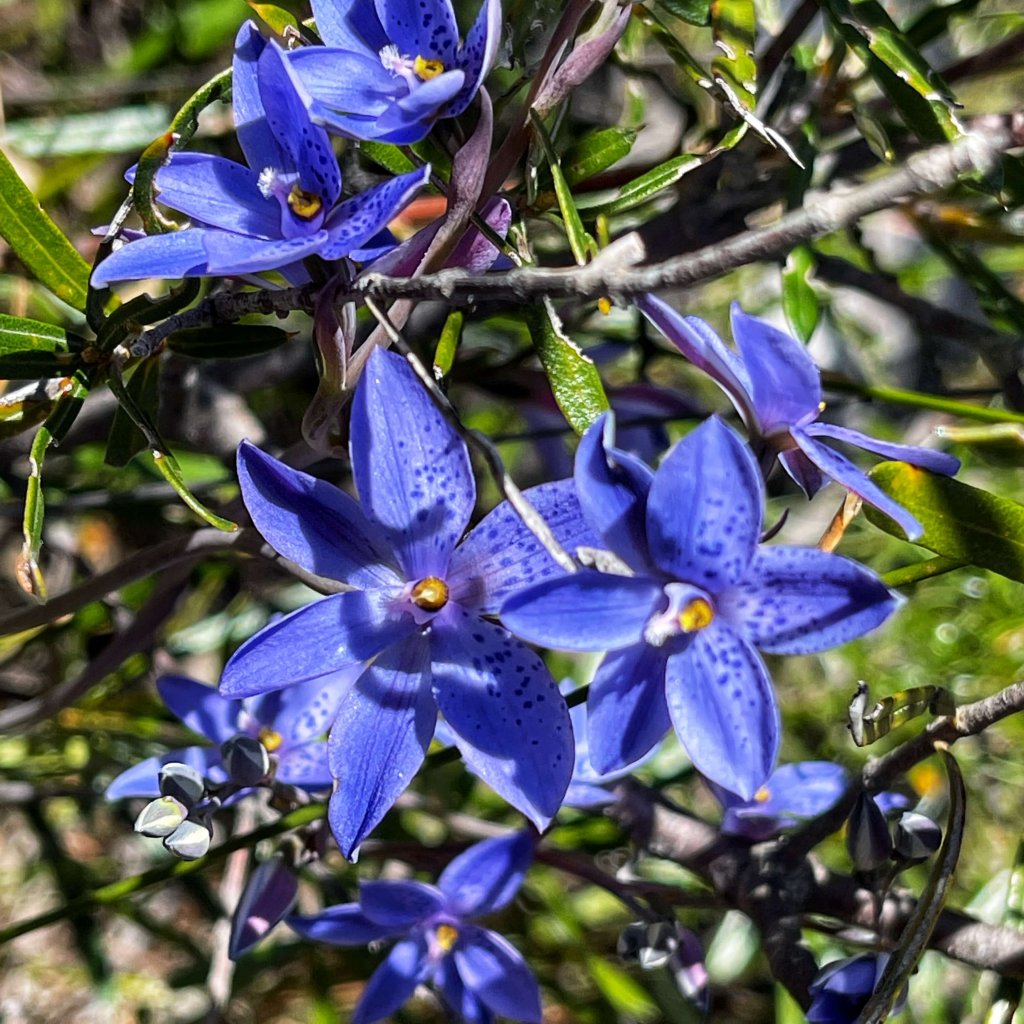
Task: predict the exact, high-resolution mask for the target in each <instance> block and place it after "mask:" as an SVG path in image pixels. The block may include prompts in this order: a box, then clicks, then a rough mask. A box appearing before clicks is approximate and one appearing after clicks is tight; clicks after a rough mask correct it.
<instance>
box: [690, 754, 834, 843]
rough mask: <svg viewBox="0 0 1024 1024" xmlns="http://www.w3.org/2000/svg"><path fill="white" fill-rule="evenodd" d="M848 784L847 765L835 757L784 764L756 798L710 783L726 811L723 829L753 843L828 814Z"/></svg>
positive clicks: (731, 834) (774, 772) (776, 770)
mask: <svg viewBox="0 0 1024 1024" xmlns="http://www.w3.org/2000/svg"><path fill="white" fill-rule="evenodd" d="M846 784H847V775H846V769H844V768H843V767H842V766H841V765H838V764H835V763H834V762H832V761H798V762H797V763H796V764H784V765H780V766H779V767H778V768H776V769H775V771H773V772H772V773H771V775H769V776H768V781H767V782H765V784H764V785H763V786H762V787H761V788H760V789H759V790H758V791H757V792H756V793H755V794H754V798H753V799H752V800H744V799H743V798H742V797H739V796H737V795H736V794H735V793H730V792H729V791H728V790H727V789H723V788H722V787H721V786H718V785H716V784H715V783H713V782H710V783H709V785H710V787H711V791H712V793H714V795H715V798H716V799H717V800H718V802H719V803H720V804H721V805H722V807H723V809H724V811H725V815H724V817H723V818H722V825H721V831H722V832H723V833H725V834H726V835H730V836H740V837H741V838H743V839H749V840H750V841H751V842H753V843H759V842H762V841H763V840H765V839H771V838H772V836H776V835H778V834H779V833H780V832H782V831H783V830H784V829H787V828H794V827H795V826H797V825H799V824H800V823H801V822H802V821H807V820H808V819H810V818H816V817H817V816H818V815H819V814H824V812H825V811H827V810H828V809H829V808H830V807H832V806H833V805H834V804H835V803H836V802H837V801H838V800H839V798H840V797H841V796H842V795H843V793H844V792H845V790H846Z"/></svg>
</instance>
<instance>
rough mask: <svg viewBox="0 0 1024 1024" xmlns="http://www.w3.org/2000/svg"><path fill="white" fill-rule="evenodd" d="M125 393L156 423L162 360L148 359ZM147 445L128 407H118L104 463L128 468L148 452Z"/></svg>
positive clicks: (135, 373)
mask: <svg viewBox="0 0 1024 1024" xmlns="http://www.w3.org/2000/svg"><path fill="white" fill-rule="evenodd" d="M125 390H126V391H127V392H128V394H129V395H131V396H132V398H133V399H134V400H135V403H136V405H137V406H138V407H139V409H140V410H142V412H144V413H145V414H146V415H147V416H148V417H149V418H150V419H151V420H152V421H153V422H154V423H156V422H157V418H158V413H159V405H160V359H159V358H154V359H146V360H144V361H143V362H142V363H140V364H139V365H138V366H137V367H136V368H135V370H134V371H133V372H132V375H131V376H130V377H129V378H128V379H127V381H125ZM146 444H147V441H146V435H145V434H144V433H143V432H142V431H141V430H140V429H139V427H138V425H137V424H136V423H135V421H134V420H133V419H132V418H131V416H129V415H128V413H127V411H126V410H125V407H124V406H123V405H118V407H117V412H115V413H114V421H113V422H112V423H111V425H110V435H109V437H108V438H107V450H106V453H105V454H104V456H103V461H104V462H105V463H106V464H107V465H108V466H118V467H120V466H127V465H128V463H129V462H131V460H132V459H133V458H135V456H136V455H138V454H139V452H141V451H145V449H146Z"/></svg>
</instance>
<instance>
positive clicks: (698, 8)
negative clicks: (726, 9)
mask: <svg viewBox="0 0 1024 1024" xmlns="http://www.w3.org/2000/svg"><path fill="white" fill-rule="evenodd" d="M656 5H657V6H658V7H662V8H664V9H665V10H666V11H667V12H668V13H669V14H671V15H673V16H674V17H676V18H679V19H681V20H682V21H687V22H689V23H690V24H691V25H707V24H708V23H709V22H710V21H711V0H656Z"/></svg>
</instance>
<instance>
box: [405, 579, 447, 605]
mask: <svg viewBox="0 0 1024 1024" xmlns="http://www.w3.org/2000/svg"><path fill="white" fill-rule="evenodd" d="M412 603H413V604H414V605H416V607H417V608H422V609H423V610H424V611H426V612H439V611H440V610H441V609H442V608H443V607H444V606H445V605H446V604H447V603H448V584H447V583H445V581H444V580H439V579H438V578H437V577H436V576H427V577H426V578H425V579H422V580H420V581H419V583H417V584H416V586H414V587H413V588H412Z"/></svg>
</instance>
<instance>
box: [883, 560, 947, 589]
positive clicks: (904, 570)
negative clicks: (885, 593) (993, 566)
mask: <svg viewBox="0 0 1024 1024" xmlns="http://www.w3.org/2000/svg"><path fill="white" fill-rule="evenodd" d="M962 566H963V562H958V561H957V560H956V559H955V558H943V557H942V555H936V556H935V557H934V558H926V559H925V560H924V561H923V562H914V563H913V565H904V566H901V567H900V568H899V569H890V570H889V571H888V572H886V573H882V582H883V583H884V584H885V585H886V586H887V587H891V588H892V589H893V590H898V589H899V588H900V587H909V586H912V585H913V584H915V583H921V582H922V581H924V580H930V579H932V578H933V577H935V576H942V575H944V574H945V573H947V572H952V571H953V570H954V569H959V568H961V567H962Z"/></svg>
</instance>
